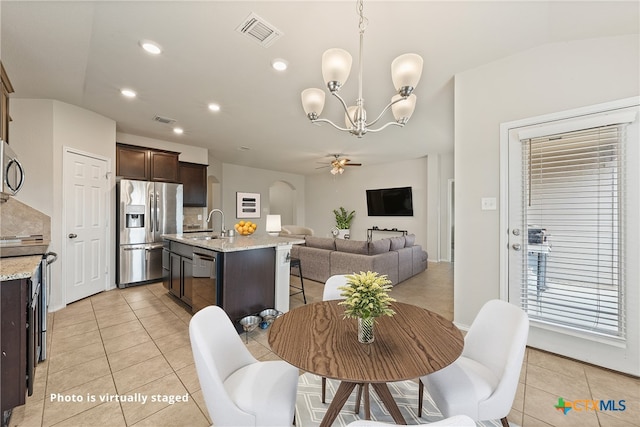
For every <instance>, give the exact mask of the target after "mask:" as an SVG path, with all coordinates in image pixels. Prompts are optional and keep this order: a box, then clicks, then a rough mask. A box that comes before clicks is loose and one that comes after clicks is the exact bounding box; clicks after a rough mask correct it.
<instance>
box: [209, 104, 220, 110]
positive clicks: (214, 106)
mask: <svg viewBox="0 0 640 427" xmlns="http://www.w3.org/2000/svg"><path fill="white" fill-rule="evenodd" d="M209 110H211V111H220V105H218V104H215V103H211V104H209Z"/></svg>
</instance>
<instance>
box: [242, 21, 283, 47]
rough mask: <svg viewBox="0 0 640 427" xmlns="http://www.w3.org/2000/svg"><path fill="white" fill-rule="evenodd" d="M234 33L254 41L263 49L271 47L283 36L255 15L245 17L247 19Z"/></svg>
mask: <svg viewBox="0 0 640 427" xmlns="http://www.w3.org/2000/svg"><path fill="white" fill-rule="evenodd" d="M236 31H237V32H239V33H240V34H244V35H245V36H247V37H249V38H250V39H252V40H255V41H256V42H258V43H260V44H261V45H262V46H264V47H269V46H271V45H272V44H273V43H274V42H275V41H276V40H278V39H279V38H280V37H282V35H283V34H284V33H283V32H282V31H280V30H278V29H277V28H276V27H274V26H273V25H271V24H269V23H268V22H267V21H265V20H264V19H262V18H261V17H259V16H258V15H256V14H255V13H251V14H250V15H249V16H247V18H246V19H245V20H244V21H242V23H241V24H240V25H238V27H237V28H236Z"/></svg>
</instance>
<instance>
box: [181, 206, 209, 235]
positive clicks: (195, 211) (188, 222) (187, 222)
mask: <svg viewBox="0 0 640 427" xmlns="http://www.w3.org/2000/svg"><path fill="white" fill-rule="evenodd" d="M182 215H183V217H184V220H183V222H182V228H183V230H188V229H190V228H206V220H207V208H184V209H183V211H182ZM198 215H200V219H198Z"/></svg>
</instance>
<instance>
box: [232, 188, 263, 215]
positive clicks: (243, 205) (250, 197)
mask: <svg viewBox="0 0 640 427" xmlns="http://www.w3.org/2000/svg"><path fill="white" fill-rule="evenodd" d="M236 218H260V193H240V192H237V193H236Z"/></svg>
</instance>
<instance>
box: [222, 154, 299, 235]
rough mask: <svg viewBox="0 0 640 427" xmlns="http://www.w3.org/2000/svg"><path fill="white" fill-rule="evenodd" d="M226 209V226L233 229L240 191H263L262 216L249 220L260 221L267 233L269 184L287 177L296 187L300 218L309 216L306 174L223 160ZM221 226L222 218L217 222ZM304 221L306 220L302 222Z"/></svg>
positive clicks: (224, 202)
mask: <svg viewBox="0 0 640 427" xmlns="http://www.w3.org/2000/svg"><path fill="white" fill-rule="evenodd" d="M222 176H223V185H222V210H223V211H224V214H225V226H226V228H228V229H230V228H233V225H234V224H235V223H236V222H237V221H238V219H237V217H236V192H246V193H260V207H261V212H260V218H250V219H249V220H250V221H252V222H255V223H256V224H258V231H257V232H260V230H261V231H262V232H263V233H264V230H265V225H266V218H267V214H269V188H270V187H271V185H272V184H273V183H274V182H278V181H283V182H286V183H288V184H290V185H291V187H292V188H294V189H295V190H296V195H297V196H296V201H295V206H294V209H295V210H296V217H297V218H304V217H305V191H304V188H305V177H304V176H303V175H297V174H292V173H285V172H277V171H270V170H266V169H256V168H250V167H246V166H238V165H232V164H229V163H223V164H222ZM214 225H215V227H216V229H218V222H216V223H215V224H214ZM299 225H304V224H299Z"/></svg>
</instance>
